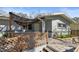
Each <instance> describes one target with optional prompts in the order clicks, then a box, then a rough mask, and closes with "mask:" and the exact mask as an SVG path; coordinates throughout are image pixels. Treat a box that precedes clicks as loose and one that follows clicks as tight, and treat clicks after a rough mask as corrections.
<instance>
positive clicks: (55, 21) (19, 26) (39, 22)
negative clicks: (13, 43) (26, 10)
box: [0, 13, 75, 37]
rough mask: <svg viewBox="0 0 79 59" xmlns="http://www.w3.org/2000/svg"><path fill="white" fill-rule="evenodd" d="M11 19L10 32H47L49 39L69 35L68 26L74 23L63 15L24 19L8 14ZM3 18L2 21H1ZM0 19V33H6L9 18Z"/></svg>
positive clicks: (56, 14) (55, 14)
mask: <svg viewBox="0 0 79 59" xmlns="http://www.w3.org/2000/svg"><path fill="white" fill-rule="evenodd" d="M10 15H13V18H12V20H13V21H12V26H11V28H12V31H14V32H48V35H49V37H53V35H54V34H55V33H57V34H58V35H60V34H61V33H62V34H66V35H67V34H69V31H70V24H71V23H75V21H73V20H72V19H71V18H70V17H69V16H67V15H65V14H63V13H53V14H44V15H42V14H41V15H37V16H36V17H35V18H33V19H30V18H24V17H21V16H19V15H16V14H13V13H10ZM3 18H4V19H3ZM3 18H0V31H8V30H9V29H8V25H9V21H8V20H9V18H8V17H3Z"/></svg>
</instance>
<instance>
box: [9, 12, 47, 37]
mask: <svg viewBox="0 0 79 59" xmlns="http://www.w3.org/2000/svg"><path fill="white" fill-rule="evenodd" d="M9 15H10V16H9V27H8V28H9V32H10V33H9V36H10V37H11V36H12V28H11V26H12V21H14V22H16V23H17V24H19V25H20V26H23V27H27V28H28V26H27V25H32V24H33V23H36V22H39V21H41V22H42V32H43V33H44V32H45V22H44V21H43V19H41V18H40V17H36V18H34V19H29V18H24V17H21V16H19V15H16V14H14V13H12V12H9Z"/></svg>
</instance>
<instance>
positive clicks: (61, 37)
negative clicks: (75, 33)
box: [58, 35, 71, 39]
mask: <svg viewBox="0 0 79 59" xmlns="http://www.w3.org/2000/svg"><path fill="white" fill-rule="evenodd" d="M58 38H60V39H64V38H71V36H70V35H59V36H58Z"/></svg>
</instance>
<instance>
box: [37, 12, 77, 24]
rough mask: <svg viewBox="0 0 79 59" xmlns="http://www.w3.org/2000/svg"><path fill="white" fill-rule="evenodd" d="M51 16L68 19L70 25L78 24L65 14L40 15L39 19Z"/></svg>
mask: <svg viewBox="0 0 79 59" xmlns="http://www.w3.org/2000/svg"><path fill="white" fill-rule="evenodd" d="M50 16H61V17H63V18H65V19H66V21H68V22H69V23H76V22H75V21H74V20H73V19H72V18H71V17H70V16H68V15H66V14H64V13H51V14H40V15H38V16H37V17H40V18H44V17H50Z"/></svg>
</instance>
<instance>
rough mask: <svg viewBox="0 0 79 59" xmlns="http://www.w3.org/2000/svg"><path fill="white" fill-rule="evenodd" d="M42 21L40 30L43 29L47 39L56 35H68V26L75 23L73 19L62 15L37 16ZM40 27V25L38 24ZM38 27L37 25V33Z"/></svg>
mask: <svg viewBox="0 0 79 59" xmlns="http://www.w3.org/2000/svg"><path fill="white" fill-rule="evenodd" d="M38 17H39V18H40V19H41V20H43V21H44V22H43V23H45V25H44V24H43V27H42V28H45V31H46V32H48V35H49V37H53V36H54V35H55V34H58V35H68V34H70V31H71V28H70V24H72V23H75V21H74V20H73V19H71V18H70V17H69V16H67V15H65V14H64V13H53V14H46V15H40V16H38ZM39 25H41V24H39ZM39 25H37V27H36V28H37V30H38V31H39V30H40V28H41V27H40V28H39Z"/></svg>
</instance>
